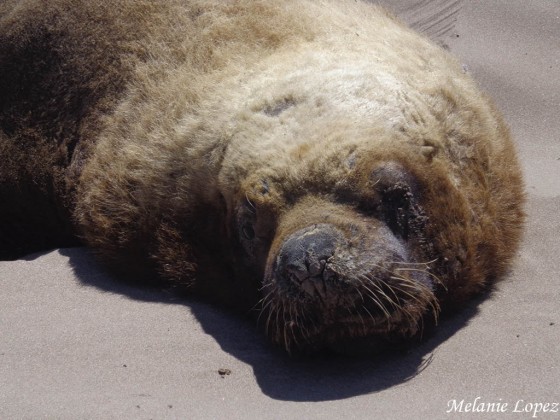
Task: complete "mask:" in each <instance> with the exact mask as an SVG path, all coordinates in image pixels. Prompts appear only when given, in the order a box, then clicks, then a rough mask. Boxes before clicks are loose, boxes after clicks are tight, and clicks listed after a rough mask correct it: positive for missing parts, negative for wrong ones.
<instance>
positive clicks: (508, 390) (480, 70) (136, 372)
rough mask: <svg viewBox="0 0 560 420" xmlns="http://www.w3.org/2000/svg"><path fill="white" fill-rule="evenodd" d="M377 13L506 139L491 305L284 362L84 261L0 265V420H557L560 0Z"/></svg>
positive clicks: (45, 258)
mask: <svg viewBox="0 0 560 420" xmlns="http://www.w3.org/2000/svg"><path fill="white" fill-rule="evenodd" d="M383 3H384V4H388V5H390V6H393V8H394V10H395V11H396V12H397V13H398V14H399V15H400V16H401V17H402V18H403V19H405V20H407V21H408V22H410V23H411V24H413V25H414V26H415V27H417V28H418V29H419V30H422V31H424V32H426V33H427V34H429V35H430V36H432V37H433V38H434V39H435V40H436V41H437V42H440V43H442V44H444V45H446V46H447V47H448V48H449V49H450V50H451V51H452V52H453V53H454V54H456V55H457V56H458V57H459V58H460V60H461V61H462V62H463V63H464V67H465V69H467V71H469V72H470V73H471V74H472V75H473V76H474V78H475V79H476V80H478V82H479V83H480V85H481V86H482V88H483V89H484V90H486V91H487V92H488V93H489V94H490V95H491V96H493V97H494V98H495V100H496V102H497V104H498V106H499V108H500V109H501V110H502V111H503V112H504V114H505V117H506V119H507V121H508V123H509V124H510V126H511V129H512V133H513V136H514V138H515V141H516V143H517V146H518V149H519V153H520V157H521V161H522V163H523V168H524V171H525V176H526V182H527V192H528V204H527V213H528V223H527V231H526V235H525V239H524V242H523V245H522V247H521V250H520V252H519V258H518V259H517V261H516V264H515V265H514V266H513V267H512V270H511V273H509V274H508V275H507V276H506V277H505V278H504V279H503V280H502V281H501V282H500V283H499V284H498V286H497V287H496V289H495V291H494V292H493V293H492V294H491V295H490V296H488V297H487V298H486V299H479V300H478V301H476V302H473V303H472V304H471V305H470V306H469V307H468V308H467V310H466V311H464V312H462V313H461V314H459V315H458V316H455V317H453V318H451V319H447V320H445V321H443V322H442V323H441V324H440V328H439V330H438V331H437V332H436V334H435V335H434V336H433V337H432V338H430V339H428V340H427V341H426V342H424V343H423V344H421V345H420V346H419V347H417V348H414V349H413V350H412V351H410V352H408V353H406V354H400V355H395V356H394V357H390V358H384V359H381V360H380V359H347V358H340V359H339V358H321V359H312V360H291V359H289V358H288V357H287V356H286V355H285V354H283V353H282V352H280V351H277V350H274V349H272V348H271V347H269V345H268V344H267V343H266V342H265V339H264V337H262V335H261V334H260V333H259V332H257V331H256V330H255V328H254V326H253V325H252V324H251V323H250V322H248V321H246V320H245V319H243V318H242V317H238V316H235V315H232V314H229V313H227V312H224V311H222V310H220V309H219V308H215V307H213V306H209V305H207V304H204V303H201V302H197V301H194V300H182V299H179V298H177V297H174V296H172V295H169V294H166V293H164V292H158V291H154V290H146V289H137V288H134V287H130V286H127V285H124V284H122V283H121V282H118V281H117V280H115V279H114V278H112V277H111V275H110V274H108V273H106V272H104V271H103V270H102V269H101V268H100V267H99V265H97V264H96V262H95V260H94V258H93V257H92V256H91V255H90V254H89V253H88V251H87V250H86V249H84V248H75V249H59V250H54V251H51V252H47V253H43V254H39V255H33V256H29V257H28V258H25V259H22V260H19V261H11V262H0V282H1V286H2V291H1V293H0V418H1V419H15V418H25V419H35V418H52V419H86V418H87V419H111V418H118V419H129V418H130V419H137V418H138V419H144V418H145V419H149V418H154V419H166V418H181V419H187V418H188V419H206V418H207V419H219V418H224V419H257V418H258V419H281V418H282V419H284V418H296V419H299V418H305V419H331V418H332V419H340V418H348V419H350V418H351V419H372V418H383V419H402V418H431V419H443V418H456V417H459V418H463V417H465V418H502V417H504V418H519V419H525V418H532V417H533V415H536V417H537V418H542V419H547V418H558V417H560V406H559V405H558V404H559V403H560V367H559V366H560V345H559V343H560V287H559V282H560V263H559V262H558V260H559V258H558V257H559V255H560V241H559V239H558V238H559V237H560V212H559V210H560V137H559V136H560V134H559V133H560V118H559V110H560V2H558V1H556V0H532V1H527V0H509V1H475V0H469V1H463V2H461V1H444V0H440V1H437V0H431V1H430V0H424V1H418V0H414V1H413V0H410V1H397V0H394V1H385V2H383ZM469 404H474V405H469ZM547 404H548V405H547ZM473 408H475V409H484V410H485V411H486V412H482V413H472V412H465V411H469V410H472V409H473ZM449 410H451V412H449V413H448V411H449ZM489 410H494V411H496V410H501V411H502V412H488V411H489ZM539 410H540V411H541V412H538V413H535V411H539ZM545 410H547V411H546V412H545ZM554 410H556V412H553V411H554ZM460 411H462V412H460Z"/></svg>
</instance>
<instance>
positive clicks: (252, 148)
mask: <svg viewBox="0 0 560 420" xmlns="http://www.w3.org/2000/svg"><path fill="white" fill-rule="evenodd" d="M0 71H1V76H2V77H0V100H1V101H2V102H1V108H0V110H1V114H0V123H1V128H2V131H1V132H0V153H1V155H2V156H1V163H0V202H1V203H2V204H1V208H0V216H1V219H0V233H1V237H0V253H1V255H2V256H3V257H5V258H6V257H8V258H9V257H15V256H17V255H18V253H19V254H21V253H22V252H29V251H32V250H36V249H40V248H43V247H45V246H62V245H67V244H71V243H74V241H75V239H73V238H76V237H78V238H80V239H81V240H83V241H84V242H85V243H87V244H89V245H90V246H92V247H93V248H94V249H95V250H96V251H97V252H98V253H99V254H100V256H101V257H102V258H103V259H104V260H105V261H107V262H108V263H110V264H112V265H113V266H114V267H117V268H118V269H119V270H121V271H123V272H127V273H128V274H129V275H131V276H133V277H138V278H140V277H143V278H150V279H155V278H158V279H160V281H162V282H166V283H171V284H174V285H180V286H184V287H185V288H187V289H190V290H192V291H193V292H195V293H198V294H202V295H205V296H208V297H211V298H213V299H215V300H217V301H220V302H223V303H225V304H228V305H232V306H237V307H240V308H245V309H250V308H254V309H255V310H256V311H257V312H258V313H259V320H260V322H261V323H262V324H263V325H264V327H265V329H266V331H267V334H268V335H269V336H270V337H271V339H272V340H273V341H275V342H277V343H279V344H281V345H282V346H284V347H286V348H287V349H288V350H293V349H303V350H315V349H318V348H322V347H332V348H339V347H348V343H353V342H356V343H357V342H364V343H367V342H372V343H375V342H377V341H378V340H379V339H382V340H385V339H394V338H401V337H410V336H414V335H416V334H417V333H418V332H419V330H420V328H421V325H422V323H423V322H424V321H425V320H426V319H427V318H434V317H437V314H438V312H439V310H440V307H441V306H442V305H443V304H445V305H448V306H452V305H456V304H457V303H460V302H462V301H464V300H465V299H467V298H469V297H471V296H472V295H473V294H475V293H477V292H479V291H481V290H482V289H483V288H484V287H485V286H486V285H487V284H489V283H490V282H491V281H492V280H493V279H495V278H496V277H497V276H499V275H501V274H502V273H503V272H504V270H505V268H506V267H507V264H508V262H509V261H510V259H511V258H512V256H513V254H514V253H515V250H516V248H517V245H518V242H519V237H520V233H521V226H522V222H523V212H522V208H521V207H522V201H523V187H522V181H521V175H520V170H519V166H518V163H517V160H516V157H515V152H514V149H513V145H512V142H511V140H510V138H509V134H508V130H507V128H506V127H505V126H504V123H503V121H502V118H501V117H500V115H499V114H498V112H497V111H496V110H495V109H494V107H493V105H492V104H491V103H490V101H489V100H488V99H487V98H486V97H485V96H484V95H483V94H481V93H480V92H479V90H478V89H477V87H476V86H475V84H474V82H473V81H472V80H471V79H470V78H469V77H468V76H467V75H465V74H464V73H463V72H462V71H461V68H460V66H459V65H458V64H457V63H456V62H455V60H454V59H453V58H451V57H450V56H449V55H448V54H447V53H446V52H445V51H443V50H442V49H440V48H439V47H437V46H435V45H433V44H431V43H430V42H429V41H428V40H426V39H424V38H423V37H421V36H419V35H417V34H415V33H414V32H413V31H411V30H409V29H408V28H406V27H405V26H404V25H402V24H401V23H399V22H398V21H396V20H395V19H394V18H393V17H391V16H390V15H389V14H387V13H386V12H384V11H382V10H381V9H379V8H377V7H374V6H371V5H369V4H366V3H361V2H355V1H353V0H352V1H346V0H281V1H259V0H238V1H223V0H200V1H194V0H193V1H187V0H168V1H163V2H161V1H158V2H156V1H148V0H146V1H132V0H119V1H117V2H111V3H110V4H109V3H106V2H82V1H70V0H54V1H51V2H48V5H47V3H45V2H39V1H21V2H16V1H12V0H8V1H6V2H3V3H2V5H0Z"/></svg>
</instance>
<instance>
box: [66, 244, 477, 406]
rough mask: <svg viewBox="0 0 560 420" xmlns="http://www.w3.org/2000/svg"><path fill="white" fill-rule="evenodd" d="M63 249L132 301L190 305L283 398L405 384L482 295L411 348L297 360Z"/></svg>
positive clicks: (80, 268)
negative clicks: (127, 281)
mask: <svg viewBox="0 0 560 420" xmlns="http://www.w3.org/2000/svg"><path fill="white" fill-rule="evenodd" d="M60 253H61V254H62V255H65V256H66V257H68V258H69V261H70V264H71V266H72V268H73V270H74V272H75V274H76V276H77V278H78V279H79V280H80V281H81V282H82V283H83V284H84V285H87V286H92V287H95V288H98V289H100V290H103V291H105V292H111V293H117V294H120V295H123V296H127V297H128V298H130V299H135V300H140V301H147V302H160V303H169V304H174V305H184V306H186V307H188V308H189V309H190V311H191V312H192V313H193V314H194V316H195V317H196V319H197V320H198V322H199V323H200V325H201V326H202V328H203V329H204V331H205V332H206V333H207V334H210V335H211V336H213V337H214V339H215V340H216V341H217V342H218V344H219V345H220V346H221V348H222V349H223V350H224V351H225V352H227V353H229V354H231V355H232V356H234V357H235V358H237V359H238V360H240V361H242V362H244V363H247V364H249V365H250V366H252V368H253V371H254V375H255V378H256V381H257V383H258V385H259V386H260V388H261V390H262V392H263V393H264V394H266V395H267V396H269V397H271V398H274V399H277V400H283V401H329V400H339V399H344V398H349V397H353V396H357V395H363V394H368V393H375V392H379V391H382V390H384V389H387V388H390V387H395V386H399V385H401V384H404V383H406V382H407V381H409V380H410V379H412V378H414V377H415V376H417V375H418V374H419V373H421V372H422V371H423V370H424V369H427V368H429V365H430V362H431V360H432V358H433V357H434V355H435V354H436V352H437V351H436V350H435V349H436V348H437V346H438V345H439V344H441V343H442V342H443V341H445V340H447V339H448V338H449V337H451V336H452V335H453V334H455V332H457V331H458V330H459V329H461V328H462V327H464V326H465V325H467V323H468V321H469V319H470V318H471V317H472V316H474V315H475V314H476V312H477V306H478V304H479V303H480V302H481V301H482V299H483V298H480V299H478V300H475V301H473V302H472V303H471V304H470V305H469V306H467V307H466V308H465V310H464V311H462V312H461V313H460V314H458V315H455V316H453V317H451V318H448V319H445V320H443V321H442V322H441V323H440V325H439V326H438V328H437V329H436V330H435V332H434V333H432V334H431V336H430V337H429V338H426V339H425V340H424V341H423V342H422V343H420V344H419V345H417V346H415V347H413V348H409V349H408V350H402V349H401V350H399V351H397V352H394V353H393V354H382V355H378V356H375V357H364V356H360V357H348V356H337V355H332V354H320V355H316V356H313V357H309V356H308V357H296V358H293V357H289V356H288V355H287V354H285V353H284V352H283V351H281V350H279V349H276V348H273V347H272V346H271V345H269V344H268V343H267V342H266V339H265V337H264V336H263V334H262V333H261V332H260V331H258V330H257V328H256V327H255V325H254V323H253V322H251V321H250V320H248V319H246V318H244V317H243V316H239V315H238V314H232V313H230V312H227V311H224V310H222V309H220V308H216V307H215V306H212V305H210V304H207V303H205V302H201V301H198V300H195V299H192V298H184V297H181V296H178V295H176V294H174V293H172V292H169V291H165V290H160V289H154V288H148V287H137V286H133V285H130V284H127V283H123V282H122V281H119V280H118V279H116V278H115V277H114V276H112V275H111V274H109V273H107V272H106V271H105V270H104V269H103V268H102V267H101V266H100V265H99V264H98V263H97V262H96V260H95V258H94V257H93V256H92V255H91V253H90V252H88V250H86V249H84V248H68V249H61V250H60Z"/></svg>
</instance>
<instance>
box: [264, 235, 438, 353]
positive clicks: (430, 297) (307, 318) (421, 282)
mask: <svg viewBox="0 0 560 420" xmlns="http://www.w3.org/2000/svg"><path fill="white" fill-rule="evenodd" d="M376 233H377V239H383V240H382V241H377V243H376V244H373V243H369V242H368V241H365V242H364V241H359V242H352V243H351V242H349V241H348V240H346V239H345V235H344V233H343V232H342V231H340V230H339V229H337V228H335V227H333V226H331V225H327V224H318V225H313V226H310V227H307V228H305V229H301V230H299V231H297V232H295V233H294V234H292V235H290V236H289V237H288V238H287V239H286V240H285V241H284V242H283V245H282V246H281V247H280V250H279V252H278V253H277V255H276V258H275V259H274V263H273V264H272V266H271V268H270V269H269V270H267V273H266V275H265V283H264V285H263V296H264V297H263V299H262V306H261V308H262V309H261V314H260V318H259V319H260V321H261V323H262V324H263V326H264V328H265V331H266V333H267V334H268V335H269V337H270V338H271V339H272V341H274V342H276V343H278V344H279V345H281V346H282V347H284V348H286V350H288V351H289V352H294V351H295V352H301V351H303V352H313V351H317V350H321V349H325V348H327V349H331V350H334V351H337V352H343V353H356V352H358V353H363V352H370V353H374V352H377V351H380V350H382V348H383V347H384V346H385V345H386V344H387V343H388V342H394V341H398V340H401V339H406V338H410V337H412V336H415V335H416V334H417V333H418V332H419V331H421V330H422V327H423V320H424V318H425V317H426V315H429V314H432V315H433V316H434V317H437V314H438V311H439V308H438V306H437V300H436V298H435V294H434V283H433V279H432V277H431V275H430V273H429V271H428V269H429V267H428V265H427V264H419V263H416V262H414V261H411V258H410V257H409V255H408V253H407V252H406V247H405V244H403V243H402V242H401V241H399V240H398V239H397V238H395V237H394V236H393V235H392V234H391V233H390V232H389V231H388V230H387V231H384V230H383V228H382V227H377V228H376ZM370 236H371V235H370Z"/></svg>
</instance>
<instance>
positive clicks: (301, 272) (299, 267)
mask: <svg viewBox="0 0 560 420" xmlns="http://www.w3.org/2000/svg"><path fill="white" fill-rule="evenodd" d="M286 272H287V273H288V274H289V275H290V278H292V279H294V278H295V280H297V281H298V282H300V283H301V282H302V281H304V280H305V279H307V278H309V271H308V270H307V265H306V264H305V262H304V261H295V262H289V263H287V264H286Z"/></svg>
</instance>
